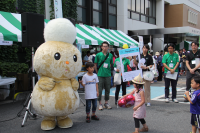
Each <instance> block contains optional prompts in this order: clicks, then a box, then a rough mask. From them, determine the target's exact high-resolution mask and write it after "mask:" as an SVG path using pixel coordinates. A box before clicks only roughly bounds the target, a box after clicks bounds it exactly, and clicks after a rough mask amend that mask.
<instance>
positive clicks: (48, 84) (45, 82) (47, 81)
mask: <svg viewBox="0 0 200 133" xmlns="http://www.w3.org/2000/svg"><path fill="white" fill-rule="evenodd" d="M55 84H56V83H55V80H54V79H53V78H49V77H44V76H42V77H41V78H40V80H39V81H38V86H39V87H40V88H41V89H42V90H44V91H50V90H52V89H53V88H54V86H55Z"/></svg>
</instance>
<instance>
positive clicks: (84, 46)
mask: <svg viewBox="0 0 200 133" xmlns="http://www.w3.org/2000/svg"><path fill="white" fill-rule="evenodd" d="M89 47H90V45H82V48H89Z"/></svg>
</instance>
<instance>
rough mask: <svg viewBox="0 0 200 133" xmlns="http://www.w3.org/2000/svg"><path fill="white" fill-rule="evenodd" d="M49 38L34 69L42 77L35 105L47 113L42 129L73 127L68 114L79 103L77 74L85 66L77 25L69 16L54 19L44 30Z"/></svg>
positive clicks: (41, 111)
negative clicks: (77, 36)
mask: <svg viewBox="0 0 200 133" xmlns="http://www.w3.org/2000/svg"><path fill="white" fill-rule="evenodd" d="M44 37H45V40H46V42H45V43H44V44H42V45H40V47H39V48H38V49H37V51H36V53H35V57H34V64H33V65H34V69H35V70H36V72H37V73H38V74H39V75H40V77H41V78H40V80H39V81H38V82H37V84H36V85H35V87H34V90H33V93H32V104H33V107H34V109H35V110H36V111H37V112H38V114H41V115H43V116H44V119H43V121H42V123H41V128H42V130H52V129H54V128H55V126H56V122H57V125H58V126H59V127H60V128H69V127H72V125H73V122H72V121H71V119H70V118H69V117H68V115H69V114H71V113H73V112H74V111H75V110H76V109H77V108H78V107H79V95H78V92H77V89H78V86H79V83H78V81H77V80H76V79H75V78H74V77H75V76H76V75H77V74H78V73H79V71H80V70H81V66H82V59H81V54H80V52H79V51H78V49H77V48H76V47H75V46H73V45H72V43H73V42H74V40H75V37H76V29H75V27H74V26H73V24H72V23H71V22H70V21H69V20H67V19H63V18H60V19H54V20H52V21H50V22H49V23H48V24H47V26H46V27H45V30H44Z"/></svg>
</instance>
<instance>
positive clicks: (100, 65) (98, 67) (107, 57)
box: [97, 53, 109, 70]
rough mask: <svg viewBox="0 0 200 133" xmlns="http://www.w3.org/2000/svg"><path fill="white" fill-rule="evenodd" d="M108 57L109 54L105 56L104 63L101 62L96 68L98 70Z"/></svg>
mask: <svg viewBox="0 0 200 133" xmlns="http://www.w3.org/2000/svg"><path fill="white" fill-rule="evenodd" d="M108 56H109V53H108V54H107V55H106V58H105V59H104V61H103V62H101V64H100V65H99V66H98V68H97V69H98V70H99V68H100V67H101V66H102V64H103V63H104V62H105V61H106V59H107V58H108Z"/></svg>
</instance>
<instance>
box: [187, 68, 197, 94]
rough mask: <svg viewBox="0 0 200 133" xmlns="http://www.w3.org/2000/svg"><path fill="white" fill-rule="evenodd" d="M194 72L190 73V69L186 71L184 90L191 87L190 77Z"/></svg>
mask: <svg viewBox="0 0 200 133" xmlns="http://www.w3.org/2000/svg"><path fill="white" fill-rule="evenodd" d="M195 75H196V74H191V73H190V71H187V74H186V91H189V90H190V88H191V79H192V77H194V76H195Z"/></svg>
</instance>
